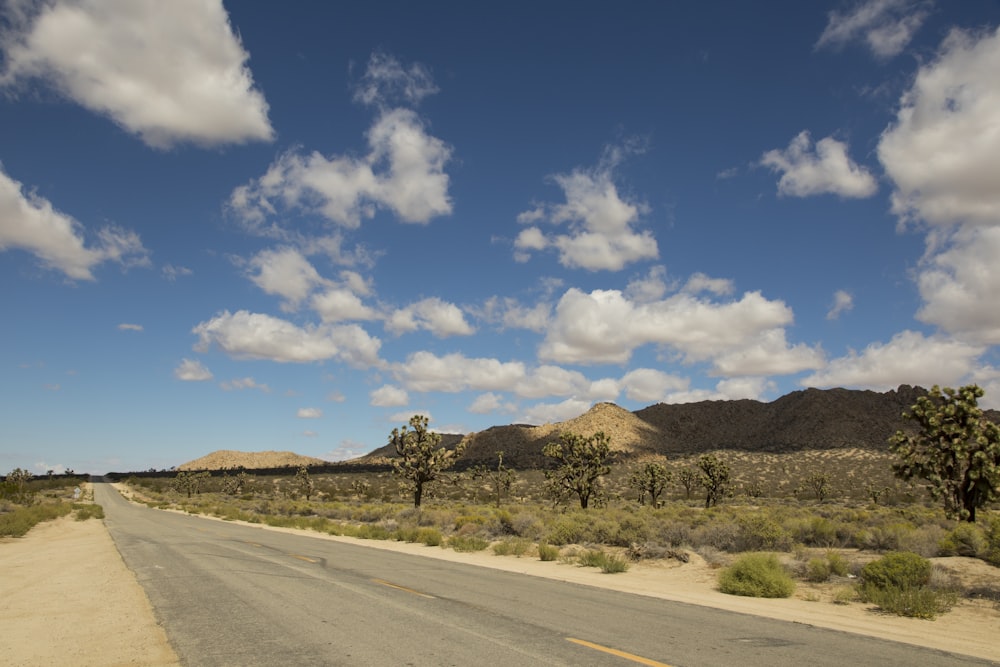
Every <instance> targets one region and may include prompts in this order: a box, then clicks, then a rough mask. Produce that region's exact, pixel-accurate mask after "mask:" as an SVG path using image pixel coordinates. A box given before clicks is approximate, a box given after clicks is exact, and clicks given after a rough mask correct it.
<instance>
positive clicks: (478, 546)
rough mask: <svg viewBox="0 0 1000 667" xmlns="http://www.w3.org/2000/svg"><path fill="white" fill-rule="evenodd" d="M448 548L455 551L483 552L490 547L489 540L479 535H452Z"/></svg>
mask: <svg viewBox="0 0 1000 667" xmlns="http://www.w3.org/2000/svg"><path fill="white" fill-rule="evenodd" d="M448 546H449V547H451V548H452V549H454V550H455V551H465V552H472V551H482V550H483V549H485V548H486V547H488V546H490V542H489V540H487V539H485V538H483V537H479V536H477V535H452V536H451V537H449V538H448Z"/></svg>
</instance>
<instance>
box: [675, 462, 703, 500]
mask: <svg viewBox="0 0 1000 667" xmlns="http://www.w3.org/2000/svg"><path fill="white" fill-rule="evenodd" d="M677 481H679V482H680V483H681V486H683V487H684V498H686V499H687V500H691V493H692V492H693V491H694V487H695V484H697V483H698V473H697V472H695V471H694V470H692V469H691V468H682V469H681V470H680V471H679V472H678V473H677Z"/></svg>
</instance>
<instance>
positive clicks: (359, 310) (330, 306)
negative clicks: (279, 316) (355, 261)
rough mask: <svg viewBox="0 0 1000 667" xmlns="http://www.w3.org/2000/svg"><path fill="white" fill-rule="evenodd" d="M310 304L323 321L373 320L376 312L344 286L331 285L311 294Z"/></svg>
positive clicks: (376, 314)
mask: <svg viewBox="0 0 1000 667" xmlns="http://www.w3.org/2000/svg"><path fill="white" fill-rule="evenodd" d="M310 306H311V307H312V309H313V310H315V311H316V312H317V313H318V314H319V316H320V317H321V318H322V319H323V321H324V322H345V321H350V320H374V319H376V318H377V317H378V313H377V312H376V311H375V310H374V309H372V308H370V307H368V306H366V305H365V304H364V302H363V301H362V300H361V298H360V297H359V296H358V295H357V294H355V293H354V292H353V291H351V290H350V289H348V288H346V287H333V288H330V289H328V290H326V291H325V292H322V293H320V294H315V295H313V297H312V299H311V300H310Z"/></svg>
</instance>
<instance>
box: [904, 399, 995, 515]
mask: <svg viewBox="0 0 1000 667" xmlns="http://www.w3.org/2000/svg"><path fill="white" fill-rule="evenodd" d="M983 394H984V392H983V390H982V389H981V388H980V387H978V386H977V385H974V384H970V385H967V386H965V387H961V388H960V389H958V390H955V389H952V388H951V387H945V388H944V389H942V388H940V387H938V386H937V385H934V387H933V388H932V389H931V390H930V392H929V393H928V394H927V395H926V396H921V397H920V398H918V399H917V403H916V405H914V406H913V407H912V408H910V412H909V413H903V417H905V418H907V419H910V420H913V421H915V422H916V423H917V425H918V426H919V427H920V431H919V432H918V433H904V432H903V431H896V434H895V435H893V436H892V437H891V438H889V448H890V449H891V450H892V452H893V454H895V455H896V456H898V457H899V461H898V462H897V463H895V464H893V466H892V469H893V472H895V473H896V476H898V477H901V478H903V479H905V480H911V479H913V478H914V477H917V478H920V479H923V480H926V481H927V482H929V486H928V487H927V490H928V491H929V492H930V494H931V497H933V498H934V499H935V500H943V501H944V511H945V513H946V514H947V515H948V516H950V517H953V518H956V519H961V520H963V521H968V522H970V523H975V521H976V510H977V509H978V508H980V507H982V506H983V505H985V504H986V503H988V502H990V501H991V500H994V499H995V498H996V497H997V495H998V491H1000V426H998V425H997V424H995V423H993V422H992V421H990V420H988V419H986V417H985V416H984V415H983V411H982V409H981V408H980V407H979V404H978V400H977V399H979V398H981V397H982V396H983Z"/></svg>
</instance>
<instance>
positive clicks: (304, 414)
mask: <svg viewBox="0 0 1000 667" xmlns="http://www.w3.org/2000/svg"><path fill="white" fill-rule="evenodd" d="M295 416H296V417H298V418H299V419H319V418H320V417H322V416H323V411H322V410H320V409H319V408H299V409H298V412H296V413H295Z"/></svg>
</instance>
